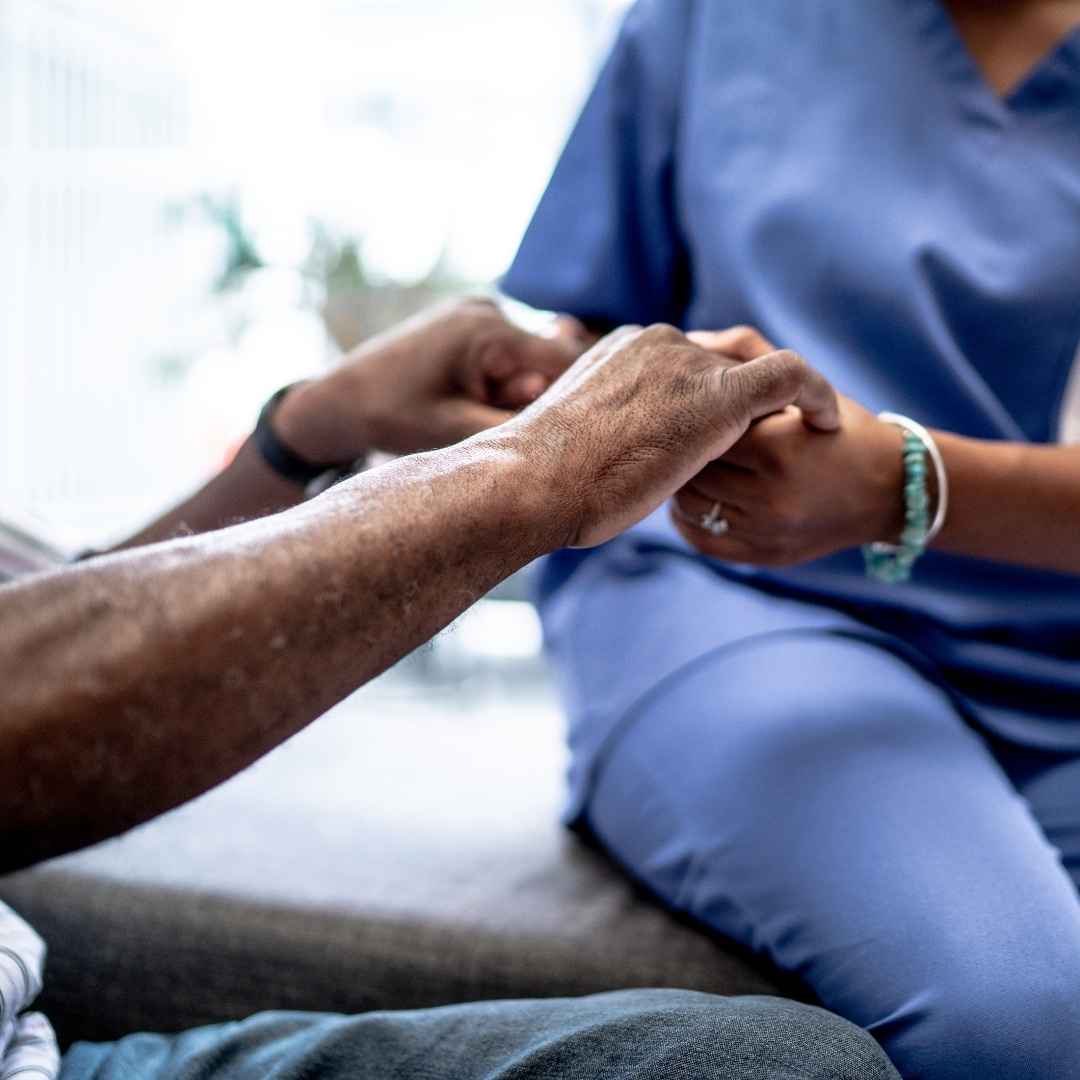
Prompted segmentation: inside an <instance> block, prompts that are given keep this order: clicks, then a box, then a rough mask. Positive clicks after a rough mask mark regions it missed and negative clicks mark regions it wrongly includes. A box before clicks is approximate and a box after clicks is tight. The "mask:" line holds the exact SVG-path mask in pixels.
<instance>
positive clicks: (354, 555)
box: [0, 328, 835, 868]
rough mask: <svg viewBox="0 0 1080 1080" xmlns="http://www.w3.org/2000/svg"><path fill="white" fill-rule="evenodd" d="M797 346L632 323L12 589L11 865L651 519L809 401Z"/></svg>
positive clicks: (7, 654)
mask: <svg viewBox="0 0 1080 1080" xmlns="http://www.w3.org/2000/svg"><path fill="white" fill-rule="evenodd" d="M796 399H798V400H800V401H801V402H802V403H803V404H804V405H806V407H807V408H808V409H812V410H816V411H817V412H818V413H819V414H820V415H821V417H822V418H823V419H822V422H823V424H825V425H826V426H827V425H828V423H829V422H830V420H829V418H830V416H833V417H834V416H835V403H834V401H833V397H832V392H831V390H830V389H829V388H828V387H827V386H826V385H825V384H824V383H823V382H822V381H821V380H820V377H817V376H814V375H813V374H812V373H811V372H809V369H807V368H806V366H805V364H803V363H802V362H801V361H800V360H799V359H798V358H797V357H795V356H794V355H793V354H791V353H777V354H775V355H772V356H769V357H766V358H764V359H762V360H759V361H756V362H755V363H751V364H747V365H743V366H741V367H734V368H733V367H731V366H730V365H729V364H728V363H727V362H725V361H724V360H722V359H721V358H717V357H714V356H712V355H711V354H709V353H708V352H706V351H704V350H702V349H700V348H698V347H696V346H694V345H693V344H691V343H690V342H689V341H687V339H686V338H684V337H683V336H682V335H681V334H679V333H678V332H677V331H674V330H671V329H669V328H654V329H651V330H647V331H636V330H628V331H621V332H618V333H616V334H614V335H612V336H611V337H609V338H607V339H605V341H603V342H601V343H600V344H599V345H598V346H597V347H596V348H594V349H593V350H591V351H590V352H589V353H588V354H587V355H586V356H584V357H582V359H581V360H579V361H578V362H577V363H576V364H575V365H574V367H572V368H571V369H570V370H569V371H568V372H567V373H566V375H564V376H563V378H561V379H560V380H559V381H558V382H556V383H555V385H554V386H553V387H552V388H551V389H550V390H549V391H548V392H547V393H546V394H545V395H544V396H543V397H542V398H541V399H540V400H539V401H537V402H536V403H535V404H533V405H532V406H530V407H529V408H528V409H526V410H525V412H523V413H522V414H520V415H519V416H518V417H516V418H515V419H513V420H511V421H509V422H508V423H506V424H503V425H502V426H500V427H498V428H495V429H494V430H492V431H490V432H488V433H486V434H483V435H479V436H476V437H474V438H472V439H470V440H468V441H466V442H464V443H462V444H460V445H457V446H455V447H452V448H450V449H448V450H444V451H438V452H432V453H421V454H417V455H414V456H413V457H410V458H406V459H403V460H400V461H397V462H394V463H392V464H390V465H387V466H385V467H382V468H379V469H375V470H372V471H371V472H368V473H365V474H363V475H361V476H359V477H356V478H354V479H352V480H349V481H346V482H344V483H342V484H340V485H338V486H337V487H335V488H333V489H332V490H331V491H329V492H327V493H326V494H324V495H321V496H319V497H318V498H316V499H313V500H312V501H310V502H308V503H306V504H304V505H302V506H299V507H296V508H294V509H291V510H288V511H286V512H284V513H281V514H278V515H275V516H272V517H267V518H263V519H261V520H257V521H254V522H250V523H247V524H244V525H238V526H234V527H232V528H228V529H225V530H222V531H219V532H211V533H207V534H205V535H202V536H196V537H188V538H182V539H177V540H173V541H171V542H168V543H163V544H157V545H149V546H146V547H142V548H139V549H136V550H132V551H126V552H121V553H117V554H113V555H108V556H103V557H101V558H98V559H95V560H91V561H89V562H87V563H84V564H82V565H80V566H78V567H75V568H73V569H70V570H64V571H61V572H58V573H55V574H52V575H47V576H42V577H37V578H31V579H28V580H26V581H24V582H22V583H16V584H14V585H10V586H7V587H3V588H0V704H2V708H0V852H2V856H0V860H2V863H0V868H13V867H16V866H20V865H25V864H28V863H31V862H34V861H36V860H38V859H41V858H44V857H47V856H49V855H54V854H57V853H60V852H63V851H66V850H70V849H72V848H75V847H78V846H81V845H84V844H87V843H90V842H93V841H96V840H99V839H102V838H104V837H106V836H109V835H111V834H114V833H116V832H119V831H122V830H124V829H126V828H129V827H131V826H133V825H135V824H137V823H139V822H141V821H144V820H146V819H148V818H150V817H152V816H154V815H155V814H158V813H160V812H162V811H164V810H166V809H168V808H170V807H173V806H175V805H177V804H179V803H181V802H183V801H184V800H186V799H188V798H191V797H192V796H194V795H196V794H198V793H200V792H202V791H204V790H206V789H207V788H209V787H211V786H213V785H214V784H216V783H218V782H220V781H221V780H224V779H225V778H227V777H228V776H230V775H232V774H233V773H235V772H237V771H238V770H240V769H242V768H244V767H245V766H246V765H247V764H249V763H250V762H252V761H254V760H255V759H256V758H258V757H259V756H260V755H262V754H264V753H266V751H268V750H269V749H271V748H272V747H273V746H275V745H277V744H278V743H280V742H282V741H283V740H284V739H286V738H288V737H289V736H290V735H292V734H293V733H295V732H296V731H298V730H299V729H301V728H302V727H304V726H305V725H306V724H307V723H309V722H310V721H311V720H313V719H314V718H315V717H317V716H318V715H319V714H320V713H322V712H323V711H325V710H326V709H327V708H329V707H330V706H331V705H333V704H334V703H335V702H337V701H338V700H340V699H341V698H342V697H344V696H345V695H346V694H348V693H350V692H351V691H352V690H354V689H355V688H356V687H358V686H360V685H361V684H362V683H364V682H365V681H366V680H368V679H370V678H372V677H373V676H374V675H376V674H378V673H379V672H381V671H383V670H384V669H385V668H386V667H388V666H389V665H390V664H392V663H394V661H396V660H397V659H398V658H399V657H401V656H402V655H404V654H405V653H406V652H408V651H409V650H411V649H412V648H414V647H416V646H417V645H419V644H420V643H421V642H423V641H425V640H426V639H428V638H429V637H431V636H432V635H433V634H435V633H436V632H437V631H438V630H439V629H441V628H442V627H444V626H445V625H446V624H447V623H448V622H449V621H450V620H452V619H453V618H454V617H455V616H456V615H457V614H458V613H460V612H461V611H462V610H464V609H465V608H466V607H468V606H469V605H470V604H471V603H472V602H473V601H474V600H476V599H477V598H478V597H479V596H480V595H482V594H483V593H484V592H486V591H487V590H488V589H490V588H491V587H492V586H493V585H494V584H496V582H498V581H499V580H500V579H502V578H504V577H505V576H506V575H508V574H510V573H512V572H513V571H514V570H516V569H518V568H519V567H520V566H522V565H524V564H525V563H527V562H528V561H530V560H531V559H533V558H535V557H536V556H538V555H540V554H542V553H544V552H546V551H550V550H552V549H554V548H557V547H559V546H562V545H565V544H596V543H600V542H602V541H604V540H607V539H610V538H611V537H612V536H614V535H615V534H616V533H618V532H619V531H621V530H622V529H624V528H625V527H627V526H629V525H631V524H632V523H633V522H635V521H637V520H639V519H640V518H641V517H643V516H644V515H645V514H647V513H649V512H651V511H652V510H653V509H655V508H656V506H658V505H659V504H660V503H661V502H662V501H663V500H664V499H665V498H667V497H668V496H669V495H671V494H672V493H673V492H674V491H675V490H676V489H677V488H678V487H680V486H681V485H682V484H684V483H686V482H687V481H688V480H689V479H690V478H691V477H692V476H693V475H694V474H695V473H697V472H698V471H699V470H700V469H702V468H703V467H704V466H705V465H706V464H707V463H708V462H709V461H711V460H712V459H713V458H715V457H717V456H718V455H720V454H722V453H723V452H724V451H725V450H727V449H728V447H730V446H731V445H732V443H733V442H734V441H735V440H736V439H738V438H739V437H740V436H741V435H742V434H743V433H744V432H745V431H746V430H747V428H748V426H749V425H750V423H751V422H752V421H753V419H755V418H756V417H758V416H761V415H764V414H766V413H769V412H772V411H774V410H775V409H777V408H781V407H783V406H784V405H786V404H788V403H789V402H792V401H794V400H796Z"/></svg>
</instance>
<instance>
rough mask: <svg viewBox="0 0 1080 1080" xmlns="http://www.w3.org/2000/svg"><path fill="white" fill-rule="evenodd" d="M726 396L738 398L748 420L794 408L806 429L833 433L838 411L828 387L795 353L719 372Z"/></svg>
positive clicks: (781, 353)
mask: <svg viewBox="0 0 1080 1080" xmlns="http://www.w3.org/2000/svg"><path fill="white" fill-rule="evenodd" d="M722 374H723V375H724V378H725V385H726V387H727V389H728V391H729V392H731V391H734V392H735V393H736V394H738V395H739V396H740V397H741V399H742V401H743V403H744V404H745V406H746V407H747V408H748V409H749V410H750V415H751V419H752V420H757V419H758V418H760V417H763V416H768V415H770V414H771V413H775V412H779V411H780V410H781V409H784V408H786V407H787V406H788V405H797V406H798V407H799V408H800V409H801V410H802V414H803V422H804V423H805V424H806V425H807V427H812V428H816V429H817V430H818V431H836V430H837V429H838V428H839V427H840V407H839V404H838V403H837V399H836V391H835V390H834V389H833V388H832V384H831V383H830V382H829V381H828V380H827V379H826V378H825V377H824V376H823V375H821V374H820V373H819V372H817V371H815V370H814V369H813V368H812V367H810V365H809V364H807V362H806V361H805V360H804V359H803V358H802V357H801V356H799V355H798V354H797V353H793V352H791V351H790V350H788V349H782V350H780V351H779V352H774V353H769V354H768V355H767V356H762V357H760V358H759V359H757V360H750V361H749V362H747V363H745V364H740V365H739V366H738V367H733V368H725V369H723V371H722Z"/></svg>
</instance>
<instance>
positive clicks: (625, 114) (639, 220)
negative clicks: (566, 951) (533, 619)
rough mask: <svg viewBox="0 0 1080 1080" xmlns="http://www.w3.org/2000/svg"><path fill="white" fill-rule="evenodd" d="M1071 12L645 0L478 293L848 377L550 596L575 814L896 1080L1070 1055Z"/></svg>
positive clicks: (1076, 561)
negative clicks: (868, 1041) (770, 354)
mask: <svg viewBox="0 0 1080 1080" xmlns="http://www.w3.org/2000/svg"><path fill="white" fill-rule="evenodd" d="M1078 25H1080V2H1076V0H1042V2H1040V0H1007V2H1005V0H1003V2H999V3H986V2H984V0H964V2H961V0H950V2H947V3H946V2H942V0H879V2H874V3H851V2H850V0H817V2H815V3H812V4H799V3H791V2H790V0H755V2H753V3H737V2H734V0H641V2H640V3H638V4H637V6H636V7H635V9H634V10H633V11H632V12H631V14H630V16H629V18H628V20H627V22H626V25H625V28H624V30H623V33H622V35H621V37H620V38H619V41H618V43H617V45H616V47H615V50H614V52H613V54H612V56H611V59H610V60H609V62H608V65H607V67H606V69H605V71H604V73H603V75H602V76H601V79H600V81H599V83H598V85H597V87H596V89H595V91H594V93H593V95H592V97H591V99H590V100H589V102H588V104H587V106H586V108H585V111H584V113H583V115H582V118H581V120H580V122H579V124H578V127H577V129H576V131H575V133H574V135H573V137H572V138H571V140H570V143H569V145H568V147H567V149H566V151H565V154H564V156H563V158H562V161H561V163H560V165H559V167H558V169H557V171H556V173H555V176H554V179H553V180H552V182H551V186H550V188H549V189H548V192H547V194H546V195H545V197H544V199H543V201H542V202H541V205H540V207H539V210H538V212H537V215H536V218H535V220H534V222H533V224H532V226H531V228H530V229H529V232H528V234H527V235H526V237H525V240H524V242H523V245H522V248H521V251H520V253H519V255H518V257H517V260H516V262H515V264H514V266H513V268H512V269H511V271H510V273H509V275H508V277H507V278H506V281H505V283H504V284H505V288H506V290H507V291H508V292H509V293H511V294H512V295H514V296H517V297H518V298H520V299H522V300H525V301H527V302H529V303H532V304H534V305H536V306H538V307H543V308H550V309H554V310H558V311H566V312H570V313H573V314H575V315H577V316H579V317H581V318H582V319H584V320H586V321H588V322H589V323H591V324H593V325H594V326H598V327H603V326H607V325H611V324H617V323H621V322H625V321H627V320H635V321H640V320H646V321H649V320H654V319H659V320H664V321H667V322H672V323H675V324H677V325H680V326H683V327H711V326H729V325H733V324H742V325H743V326H744V327H745V329H742V330H737V331H733V332H731V333H728V334H726V335H724V336H723V337H721V338H715V339H713V341H714V344H715V345H717V346H718V347H720V348H723V349H726V350H727V351H728V352H729V353H730V354H732V355H738V356H743V357H749V356H754V355H757V354H759V353H760V352H764V351H766V350H768V349H770V348H771V347H772V346H771V345H770V343H769V341H770V340H771V341H774V342H778V343H781V344H784V345H787V346H790V347H793V348H797V349H799V350H800V351H802V352H803V353H805V355H807V356H809V357H810V358H811V359H812V360H813V361H814V362H815V363H816V364H819V365H820V366H821V368H822V370H823V371H824V373H825V374H826V375H827V376H829V377H830V378H831V379H832V380H833V382H834V383H835V384H836V385H837V386H838V387H839V388H841V389H842V390H844V391H845V393H847V394H848V395H850V396H849V397H846V398H844V399H843V400H842V402H841V407H842V412H843V415H844V426H843V429H842V431H841V432H840V433H839V434H832V435H821V434H817V433H814V432H811V431H809V430H808V429H807V428H806V427H805V426H804V425H802V424H800V423H799V420H798V417H796V416H792V415H785V416H778V417H774V418H771V419H768V420H765V421H763V422H762V423H760V424H758V425H757V426H756V427H755V428H754V429H753V431H752V432H751V433H750V434H749V435H748V436H747V437H746V438H744V439H743V440H742V442H741V443H740V444H739V445H737V446H736V447H735V448H734V449H733V450H732V451H731V452H730V453H729V454H728V455H726V457H725V459H724V460H723V462H721V463H719V464H717V465H715V466H713V467H711V468H709V469H708V470H706V472H705V473H703V474H702V475H701V476H699V477H698V478H697V479H696V480H695V481H694V482H693V484H692V485H690V486H689V487H687V488H686V489H684V491H683V492H682V494H681V495H680V497H679V499H678V502H677V513H676V519H675V523H674V526H673V524H672V522H671V521H670V520H669V519H668V517H667V515H666V514H664V515H661V516H660V517H658V518H654V519H652V520H650V521H649V522H647V523H645V524H644V525H642V526H640V527H638V528H637V529H635V530H634V531H633V532H631V534H629V535H628V536H626V537H624V538H622V539H620V540H618V541H616V542H615V543H613V544H611V545H608V546H607V547H606V548H603V549H601V550H599V551H597V552H583V553H566V554H563V555H559V556H557V557H556V558H554V559H552V560H550V561H549V562H548V564H547V569H546V574H545V577H544V582H543V587H542V601H541V610H542V614H543V618H544V622H545V627H546V632H547V638H548V641H549V646H550V651H551V655H552V657H553V659H554V662H555V665H556V667H557V670H558V674H559V678H560V680H561V684H562V687H563V692H564V697H565V701H566V705H567V709H568V712H569V714H570V719H571V746H572V750H573V766H572V769H573V771H572V798H571V802H570V806H569V811H568V813H569V818H570V820H571V821H572V822H573V823H574V824H575V825H576V826H577V827H578V828H580V829H583V830H587V831H588V832H589V833H591V834H592V835H593V836H594V837H595V838H596V839H597V840H598V842H599V843H600V844H601V845H602V846H603V847H604V848H605V849H606V850H607V851H608V852H609V853H610V854H611V855H612V856H613V857H614V859H615V860H617V861H618V862H619V863H620V864H621V865H622V866H623V867H624V868H625V869H626V871H627V873H628V874H631V875H633V876H634V877H635V878H636V879H638V880H639V881H641V882H643V883H644V884H645V885H646V886H648V887H649V888H650V889H651V890H652V891H653V892H654V893H655V894H656V895H657V897H659V898H660V899H661V900H662V901H663V902H664V903H666V904H667V905H669V906H670V907H672V908H674V909H676V910H678V911H680V912H684V913H686V914H688V915H689V916H692V917H693V918H695V919H697V920H698V921H699V922H700V923H701V924H703V925H704V926H706V927H708V928H710V929H711V930H713V931H717V932H719V933H721V934H724V935H726V936H729V937H731V938H734V939H737V940H738V941H740V942H742V943H744V944H745V945H747V946H749V947H751V948H753V949H755V950H757V951H758V952H759V953H761V954H763V955H765V956H767V957H769V958H771V959H772V960H773V961H774V962H775V963H776V964H778V965H779V966H780V967H782V968H784V969H786V970H788V971H791V972H795V973H798V974H799V975H800V976H801V977H802V978H803V979H804V980H805V981H806V983H807V984H808V985H809V986H810V987H811V988H812V989H813V991H814V992H815V993H816V994H817V995H818V997H819V998H820V1000H821V1001H822V1002H823V1003H824V1004H826V1005H827V1006H828V1007H830V1008H832V1009H834V1010H836V1011H837V1012H839V1013H841V1014H842V1015H844V1016H846V1017H848V1018H849V1019H851V1020H853V1021H855V1022H857V1023H859V1024H860V1025H862V1026H864V1027H865V1028H867V1029H868V1030H869V1031H870V1032H872V1033H873V1034H874V1035H875V1036H876V1037H877V1038H878V1039H879V1040H880V1041H881V1043H882V1044H883V1045H884V1046H885V1047H886V1049H887V1050H888V1052H889V1054H890V1055H891V1057H892V1059H893V1060H894V1062H895V1063H896V1064H897V1066H898V1068H899V1070H900V1072H901V1073H902V1074H903V1075H905V1076H909V1077H919V1078H922V1080H968V1078H970V1077H973V1076H987V1077H1009V1078H1010V1080H1035V1078H1037V1080H1055V1078H1062V1080H1064V1078H1071V1077H1076V1076H1080V904H1078V903H1077V892H1076V884H1077V881H1078V880H1080V663H1078V659H1080V577H1078V576H1077V575H1078V574H1080V448H1077V447H1075V446H1064V445H1062V443H1063V442H1065V441H1076V435H1075V432H1076V431H1077V430H1078V428H1080V365H1078V362H1077V348H1078V345H1080V256H1078V253H1080V140H1078V139H1077V131H1078V130H1080V31H1078ZM766 339H769V340H766ZM657 377H659V372H658V373H657ZM882 410H888V411H889V412H891V413H893V414H898V416H894V417H893V418H890V419H887V420H884V419H879V418H878V415H877V414H878V413H879V412H880V411H882ZM912 421H915V422H917V424H916V423H913V422H912ZM926 429H929V430H926ZM875 541H878V542H891V543H893V544H895V545H897V546H896V547H892V548H883V547H876V548H874V547H868V548H866V551H865V555H864V554H863V553H860V550H859V549H860V547H863V546H865V545H871V544H873V543H874V542H875ZM926 546H929V548H930V550H929V551H927V552H926V553H925V554H922V551H923V548H924V547H926ZM695 549H696V550H695ZM920 555H921V557H920Z"/></svg>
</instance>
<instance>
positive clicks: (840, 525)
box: [673, 327, 903, 566]
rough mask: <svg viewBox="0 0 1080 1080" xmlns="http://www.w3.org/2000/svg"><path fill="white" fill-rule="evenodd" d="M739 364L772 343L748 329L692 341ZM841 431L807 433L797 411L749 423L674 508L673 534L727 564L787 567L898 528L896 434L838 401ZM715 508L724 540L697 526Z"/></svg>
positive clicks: (898, 441)
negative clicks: (723, 526) (725, 525)
mask: <svg viewBox="0 0 1080 1080" xmlns="http://www.w3.org/2000/svg"><path fill="white" fill-rule="evenodd" d="M692 336H693V337H694V339H695V340H696V341H698V342H699V343H700V344H703V345H705V346H706V347H707V348H709V349H710V350H712V351H716V352H721V353H724V354H725V355H729V356H732V357H733V358H734V359H736V360H738V361H745V360H749V359H752V358H754V357H755V356H758V355H761V354H762V353H766V352H770V351H772V349H773V346H772V345H771V344H770V343H769V342H768V341H767V340H766V339H765V338H763V337H762V336H761V335H760V334H759V333H758V332H757V331H755V330H753V329H751V328H747V327H737V328H735V329H734V330H730V331H724V332H722V333H717V334H697V335H692ZM838 398H839V402H840V415H841V419H842V426H841V427H840V429H839V430H837V431H833V432H821V431H815V430H813V429H812V428H810V427H809V426H808V425H807V424H806V423H805V422H804V419H803V417H802V416H801V414H800V413H799V411H798V410H797V409H793V408H788V409H785V410H784V411H783V412H780V413H776V414H774V415H772V416H768V417H766V418H764V419H762V420H760V421H758V422H757V423H756V424H755V425H754V426H753V427H752V428H751V429H750V430H749V431H748V432H747V433H746V434H745V435H744V436H743V438H742V439H741V440H740V441H739V442H738V443H737V444H736V445H735V446H734V447H732V449H731V450H730V451H728V453H727V454H725V455H724V457H723V458H722V459H721V460H719V461H716V462H714V463H713V464H712V465H710V466H708V467H707V468H706V469H704V470H703V471H702V472H701V473H699V474H698V476H696V477H695V478H694V480H692V481H691V482H690V483H689V484H687V485H686V487H684V488H683V489H682V491H680V492H679V494H678V495H677V496H676V498H675V501H674V503H673V516H674V518H675V521H676V524H677V525H678V528H679V530H680V532H682V534H683V535H684V536H685V537H686V539H687V540H689V541H690V543H692V544H693V545H694V547H696V548H697V549H698V550H699V551H701V552H702V553H703V554H705V555H709V556H712V557H713V558H717V559H723V560H725V561H728V562H741V563H753V564H757V565H759V566H790V565H794V564H797V563H802V562H808V561H810V560H811V559H816V558H821V557H823V556H825V555H829V554H832V553H833V552H835V551H840V550H843V549H845V548H850V547H855V546H858V545H860V544H865V543H870V542H872V541H875V540H893V539H895V538H896V537H897V536H898V535H899V533H900V530H901V529H902V527H903V494H902V491H903V463H902V459H901V444H902V434H901V433H900V432H899V431H898V430H897V429H896V428H895V427H893V426H892V425H890V424H886V423H883V422H881V421H880V420H878V419H877V418H876V417H875V416H873V415H872V414H871V413H869V412H868V411H867V410H866V409H864V408H863V407H862V406H861V405H859V404H858V403H856V402H855V401H852V400H851V399H850V398H847V397H844V396H843V395H838ZM717 505H719V511H718V513H719V516H720V517H722V518H723V520H725V521H726V522H727V523H728V529H727V531H726V532H724V533H723V535H715V534H714V533H713V532H710V531H709V529H708V528H705V527H703V524H702V521H703V518H705V517H706V515H709V514H710V513H713V516H714V517H715V516H717V515H716V511H715V508H716V507H717Z"/></svg>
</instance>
